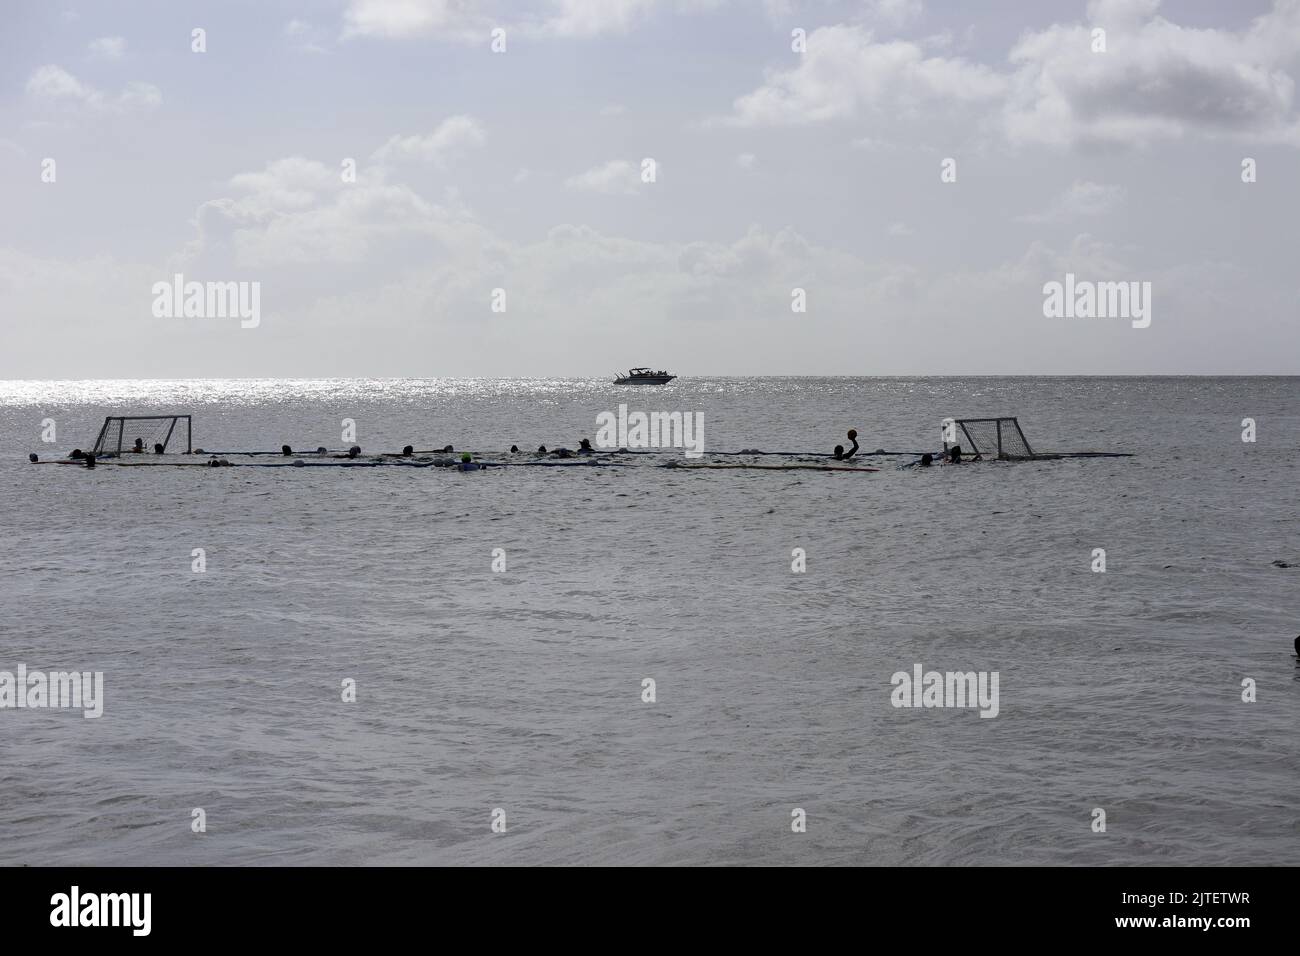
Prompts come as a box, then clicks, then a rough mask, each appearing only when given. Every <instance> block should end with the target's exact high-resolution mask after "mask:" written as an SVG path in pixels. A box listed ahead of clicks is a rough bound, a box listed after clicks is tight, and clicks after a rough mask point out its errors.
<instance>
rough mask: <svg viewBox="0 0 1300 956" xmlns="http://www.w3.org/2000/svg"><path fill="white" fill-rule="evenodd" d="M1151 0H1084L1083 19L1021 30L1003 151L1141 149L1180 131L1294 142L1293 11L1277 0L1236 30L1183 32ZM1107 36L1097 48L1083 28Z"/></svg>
mask: <svg viewBox="0 0 1300 956" xmlns="http://www.w3.org/2000/svg"><path fill="white" fill-rule="evenodd" d="M1158 6H1159V3H1158V0H1094V2H1092V3H1090V4H1089V6H1088V16H1089V21H1090V22H1089V23H1088V24H1082V23H1075V24H1054V25H1052V26H1050V27H1047V28H1046V29H1044V30H1039V31H1033V32H1029V33H1027V34H1025V35H1024V36H1023V37H1022V38H1021V39H1020V41H1019V42H1018V43H1017V44H1016V45H1015V47H1014V48H1013V49H1012V50H1011V52H1010V55H1009V60H1010V62H1011V64H1012V65H1013V66H1014V67H1015V70H1016V72H1015V76H1014V79H1013V84H1012V89H1011V93H1010V95H1009V96H1008V98H1007V102H1006V105H1005V109H1004V117H1003V118H1004V123H1005V129H1006V134H1007V136H1008V138H1009V139H1010V140H1011V142H1013V143H1033V144H1046V145H1051V146H1061V147H1066V146H1071V145H1074V144H1079V143H1083V144H1089V143H1091V144H1096V143H1105V144H1119V145H1130V146H1145V145H1148V144H1150V143H1152V142H1156V141H1159V140H1177V139H1181V138H1183V137H1185V136H1189V135H1193V134H1195V135H1201V136H1205V137H1208V138H1248V139H1255V140H1265V141H1275V142H1290V143H1292V144H1295V145H1300V120H1298V119H1297V116H1296V112H1295V80H1294V79H1293V78H1292V76H1291V75H1290V74H1289V73H1288V72H1287V70H1286V66H1287V65H1288V63H1290V62H1293V61H1294V60H1295V58H1296V57H1297V55H1300V3H1297V2H1296V0H1278V2H1277V3H1276V4H1275V6H1274V8H1273V10H1272V11H1271V12H1269V13H1268V14H1266V15H1264V16H1262V17H1259V18H1258V19H1256V20H1255V21H1253V22H1252V23H1251V25H1250V26H1249V27H1248V28H1247V29H1245V30H1243V31H1239V32H1233V31H1229V30H1216V29H1196V28H1190V27H1182V26H1179V25H1177V24H1175V23H1171V22H1170V21H1168V20H1166V19H1164V18H1162V17H1159V16H1156V15H1155V13H1156V9H1157V7H1158ZM1094 27H1101V28H1103V29H1105V30H1106V51H1105V52H1104V53H1094V52H1093V51H1092V38H1091V31H1092V29H1093V28H1094Z"/></svg>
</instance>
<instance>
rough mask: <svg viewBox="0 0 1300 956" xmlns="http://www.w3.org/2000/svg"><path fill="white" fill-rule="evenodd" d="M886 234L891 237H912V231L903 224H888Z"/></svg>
mask: <svg viewBox="0 0 1300 956" xmlns="http://www.w3.org/2000/svg"><path fill="white" fill-rule="evenodd" d="M887 233H888V234H889V235H891V236H910V235H914V230H913V229H912V227H911V226H909V225H908V224H907V223H905V222H895V223H890V226H889V229H888V230H887Z"/></svg>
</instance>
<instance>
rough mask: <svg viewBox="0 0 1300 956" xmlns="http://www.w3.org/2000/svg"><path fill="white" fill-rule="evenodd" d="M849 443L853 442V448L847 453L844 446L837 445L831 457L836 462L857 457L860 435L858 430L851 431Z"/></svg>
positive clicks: (851, 429)
mask: <svg viewBox="0 0 1300 956" xmlns="http://www.w3.org/2000/svg"><path fill="white" fill-rule="evenodd" d="M849 441H851V442H853V447H852V448H850V449H849V450H848V451H847V452H846V451H845V450H844V446H843V445H836V446H835V451H834V452H833V453H832V454H831V457H832V458H834V459H835V460H836V461H848V460H849V459H850V458H852V457H853V456H854V455H856V454H857V453H858V433H857V430H856V429H853V428H850V429H849Z"/></svg>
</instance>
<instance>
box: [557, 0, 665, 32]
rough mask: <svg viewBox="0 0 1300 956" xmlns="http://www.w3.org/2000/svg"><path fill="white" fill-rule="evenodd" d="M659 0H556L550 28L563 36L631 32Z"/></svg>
mask: <svg viewBox="0 0 1300 956" xmlns="http://www.w3.org/2000/svg"><path fill="white" fill-rule="evenodd" d="M656 3H657V0H556V5H557V7H558V9H557V10H556V11H555V13H554V15H552V16H551V17H550V18H549V19H548V20H547V22H546V29H547V30H548V31H549V32H550V33H552V34H554V35H556V36H561V37H593V36H598V35H600V34H603V33H627V32H628V31H629V30H631V29H632V27H633V26H635V25H636V24H637V23H638V22H639V21H640V20H641V19H642V18H644V17H645V16H647V15H648V14H649V13H650V11H651V10H653V9H654V7H655V5H656Z"/></svg>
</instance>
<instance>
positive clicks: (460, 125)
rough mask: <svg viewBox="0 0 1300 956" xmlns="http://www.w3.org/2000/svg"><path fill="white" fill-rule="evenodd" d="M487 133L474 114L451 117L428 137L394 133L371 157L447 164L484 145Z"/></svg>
mask: <svg viewBox="0 0 1300 956" xmlns="http://www.w3.org/2000/svg"><path fill="white" fill-rule="evenodd" d="M486 139H487V135H486V133H485V132H484V130H483V124H482V123H480V122H479V121H478V120H476V119H474V117H472V116H464V115H461V116H450V117H448V118H447V119H445V120H443V121H442V122H441V123H439V124H438V127H437V129H435V130H434V131H433V132H432V133H429V134H428V135H426V136H393V137H392V138H390V139H389V140H388V142H386V143H385V144H384V145H383V146H381V147H379V149H377V150H375V152H374V154H373V156H372V157H371V158H372V159H374V160H375V161H377V162H380V163H388V162H402V161H404V160H415V161H419V162H426V163H433V164H435V165H439V166H441V165H443V164H445V163H446V162H448V161H449V160H450V159H451V158H452V157H453V156H455V155H457V154H459V153H461V152H464V151H465V150H467V149H472V148H474V147H477V146H482V145H483V143H484V142H485V141H486Z"/></svg>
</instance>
